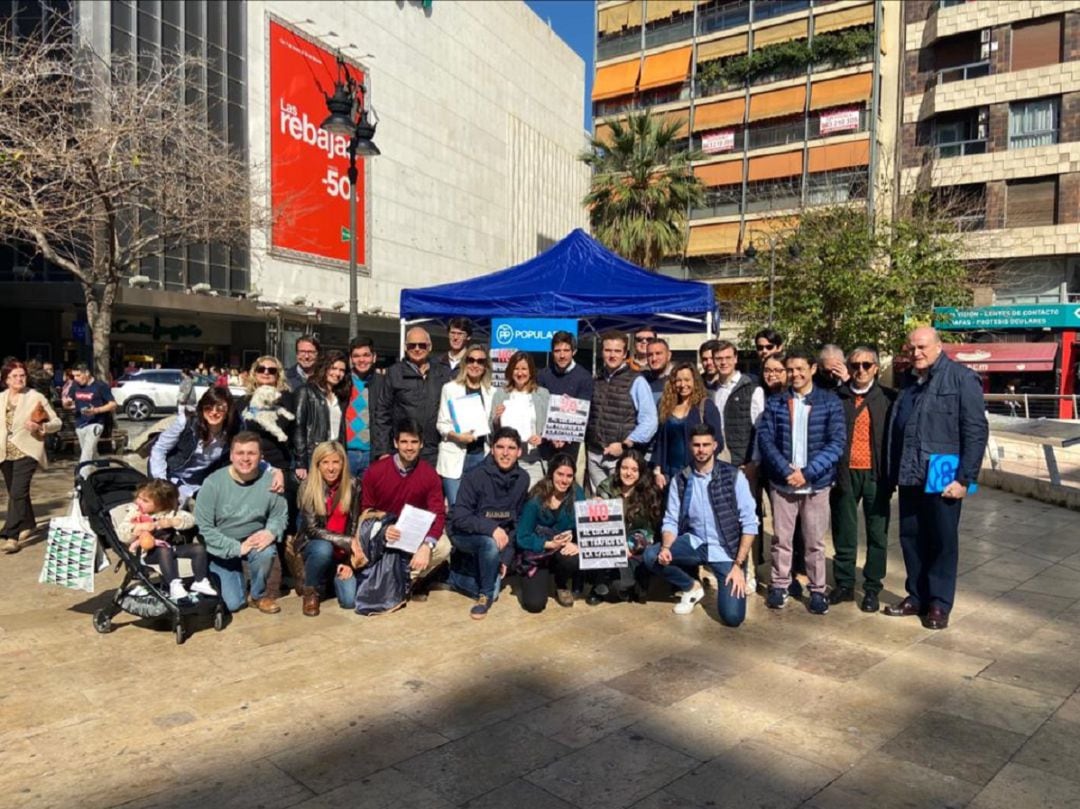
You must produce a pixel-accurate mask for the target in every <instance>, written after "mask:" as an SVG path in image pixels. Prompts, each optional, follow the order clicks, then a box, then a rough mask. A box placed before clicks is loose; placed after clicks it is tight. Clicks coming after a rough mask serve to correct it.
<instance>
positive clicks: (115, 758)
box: [0, 464, 1080, 809]
mask: <svg viewBox="0 0 1080 809" xmlns="http://www.w3.org/2000/svg"><path fill="white" fill-rule="evenodd" d="M70 475H71V472H70V466H69V465H68V464H58V465H56V466H55V467H53V468H52V469H50V470H49V471H48V472H46V473H43V474H41V475H40V476H39V478H38V479H37V480H36V481H35V493H36V499H37V503H38V508H39V518H42V519H43V518H44V517H45V516H46V515H48V514H61V513H64V511H65V509H66V507H67V499H66V497H67V492H68V490H69V488H70ZM1078 528H1080V513H1075V512H1071V511H1067V510H1064V509H1061V508H1057V507H1054V506H1049V505H1044V504H1042V503H1039V502H1036V501H1033V500H1026V499H1023V498H1019V497H1016V496H1014V495H1010V494H1005V493H1003V492H1000V491H996V490H993V489H989V488H983V489H981V490H980V492H979V493H978V495H977V496H975V497H972V498H971V499H969V500H968V501H967V502H966V503H965V505H964V518H963V522H962V529H963V531H962V543H961V560H960V566H961V567H960V569H961V572H962V576H961V579H960V588H959V592H958V595H957V601H956V607H955V610H954V612H953V621H952V624H951V626H950V628H949V629H947V630H945V631H943V632H937V633H934V632H930V631H928V630H926V629H923V628H922V627H921V625H920V624H919V622H918V621H917V620H915V619H894V618H886V617H884V616H882V615H865V614H863V613H861V612H859V610H858V609H857V608H856V607H855V606H854V605H852V604H843V605H840V606H835V607H833V608H832V609H831V610H830V612H829V614H828V615H826V616H823V617H820V616H814V615H811V614H809V613H808V612H807V611H806V610H805V609H804V608H803V607H802V605H800V604H798V603H789V605H788V607H787V609H785V610H783V611H779V612H774V611H769V610H767V609H765V607H764V603H763V601H762V598H761V596H760V595H759V596H756V597H755V598H753V599H752V601H751V604H750V610H749V615H748V618H747V621H746V623H745V624H744V625H743V626H742V627H741V628H739V629H728V628H725V627H723V626H722V625H721V624H720V623H719V622H718V620H717V619H716V615H715V611H714V610H715V605H714V603H713V604H709V602H710V601H714V599H711V598H707V599H706V602H704V603H707V604H709V606H708V609H701V608H700V607H699V608H698V609H697V610H696V611H695V612H694V614H692V615H690V616H686V617H680V616H676V615H673V614H672V613H671V605H672V603H673V602H672V601H665V600H663V597H664V594H665V589H664V588H663V587H662V586H659V585H658V586H656V587H654V589H653V598H652V600H650V602H649V603H648V604H647V605H637V604H617V605H615V604H611V605H607V604H606V605H601V606H598V607H588V606H586V605H585V604H584V602H583V601H578V603H577V604H576V605H575V606H574V607H573V608H571V609H565V608H560V607H558V606H557V605H555V603H554V601H551V602H549V606H548V608H547V610H546V611H545V612H544V613H542V614H540V615H529V614H527V613H525V612H523V611H522V610H521V608H520V607H519V606H518V605H517V603H516V600H515V598H514V597H513V595H512V594H511V593H510V591H509V590H506V591H504V593H503V596H502V598H501V599H500V601H499V602H498V603H497V604H496V606H495V608H494V609H493V610H492V612H491V615H490V616H489V618H488V620H486V621H483V622H476V621H471V620H470V619H469V616H468V606H469V604H470V602H469V601H467V600H466V599H464V598H463V597H461V596H458V595H456V594H454V593H452V592H449V591H435V592H433V593H432V594H431V598H430V600H429V601H427V602H426V603H414V604H410V605H409V606H408V607H407V608H406V609H404V610H402V611H400V612H397V613H394V614H392V615H388V616H384V617H379V618H361V617H359V616H356V615H353V614H351V613H347V612H344V611H342V610H339V609H338V608H337V607H336V605H334V604H333V602H324V606H323V613H322V615H320V616H319V617H317V618H305V617H303V616H302V615H301V613H300V599H299V598H297V597H295V596H289V597H287V598H284V599H282V601H281V605H282V608H283V609H282V612H281V614H279V615H273V616H271V615H261V614H259V613H256V612H254V611H252V610H246V611H244V612H242V613H240V614H238V615H237V616H236V618H235V620H234V621H233V622H232V623H231V625H230V626H228V627H227V628H226V629H225V631H224V632H221V633H216V632H214V631H213V629H212V628H210V627H206V628H204V629H201V630H200V631H196V632H195V634H194V635H193V636H192V637H191V638H190V639H189V640H188V641H187V642H186V643H185V644H184V645H183V646H179V647H178V646H176V644H175V643H174V641H173V637H172V635H171V633H169V632H168V630H167V628H166V629H154V628H152V627H151V626H150V625H144V624H141V623H140V624H136V623H135V619H133V618H132V617H131V616H126V615H121V616H120V617H118V618H117V621H116V625H117V628H116V629H115V630H114V632H113V633H112V634H110V635H98V634H96V633H95V632H94V630H93V627H92V626H91V620H90V616H91V614H92V612H93V611H94V609H96V607H97V606H100V605H101V604H103V603H104V602H105V601H106V600H107V599H108V598H109V597H110V595H111V592H112V588H113V587H115V585H116V584H117V583H118V581H119V576H118V575H114V574H113V573H112V572H111V570H110V571H108V572H106V573H103V574H101V575H100V576H99V577H98V586H97V592H96V593H95V594H89V593H79V592H74V591H68V590H61V589H59V588H52V587H45V586H44V585H39V584H37V576H38V571H39V568H40V565H41V559H42V552H43V549H44V532H40V533H39V536H38V537H36V538H35V540H34V544H32V545H30V546H29V547H26V548H24V549H23V550H22V552H20V553H18V554H16V555H13V556H6V557H3V558H0V564H2V565H3V567H4V568H5V570H4V581H5V586H4V588H3V591H2V593H0V672H2V678H0V682H2V683H3V686H2V687H0V694H2V696H0V717H2V720H0V740H2V741H0V757H2V760H3V761H4V763H5V766H4V767H3V769H2V770H0V784H2V790H0V806H11V807H41V808H42V809H44V808H45V807H72V806H77V807H80V808H81V809H97V808H98V807H114V806H115V807H119V806H123V807H131V809H135V807H139V808H140V809H141V808H143V807H147V808H148V807H160V809H180V807H263V809H279V808H280V809H284V807H303V809H315V807H319V808H320V809H323V808H324V807H325V808H326V809H329V807H363V809H381V808H382V807H386V808H387V809H449V807H470V808H471V809H480V808H484V809H488V808H490V809H501V808H502V807H513V809H569V808H570V807H581V809H592V808H593V807H597V808H603V809H606V808H607V807H630V806H633V807H639V808H640V809H691V808H693V807H735V808H737V809H749V807H767V808H768V809H786V808H787V807H807V808H808V809H809V808H810V807H813V809H848V808H850V809H861V808H862V807H877V808H878V809H891V808H892V807H897V808H898V809H899V807H905V808H908V809H923V808H924V807H925V809H933V808H936V807H965V806H966V807H971V808H972V809H999V808H1001V809H1005V808H1006V807H1008V808H1009V809H1016V808H1017V807H1033V808H1034V807H1039V809H1073V808H1074V807H1076V806H1080V768H1077V766H1076V763H1077V761H1080V692H1078V691H1077V687H1078V686H1080V533H1078ZM891 533H892V537H893V539H892V542H891V544H890V558H889V565H890V570H889V576H888V579H887V582H886V592H885V593H884V594H883V595H884V596H885V598H883V601H886V602H887V601H891V600H892V598H893V596H897V594H898V593H900V591H901V590H902V582H903V578H902V577H903V564H902V560H901V558H900V552H899V546H898V545H897V543H896V540H895V527H894V528H893V530H892V532H891ZM897 597H898V596H897Z"/></svg>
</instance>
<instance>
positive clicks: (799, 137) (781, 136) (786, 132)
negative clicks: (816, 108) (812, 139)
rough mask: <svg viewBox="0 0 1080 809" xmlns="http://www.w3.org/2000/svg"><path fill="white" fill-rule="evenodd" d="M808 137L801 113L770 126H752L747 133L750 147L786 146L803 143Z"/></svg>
mask: <svg viewBox="0 0 1080 809" xmlns="http://www.w3.org/2000/svg"><path fill="white" fill-rule="evenodd" d="M805 139H806V121H805V119H804V118H803V117H802V116H801V115H800V116H799V117H798V118H796V119H793V120H792V119H789V120H786V121H784V122H783V123H779V124H772V125H770V126H751V127H750V129H749V131H748V133H747V142H746V146H747V148H748V149H767V148H769V147H770V146H786V145H787V144H789V143H802V142H803V141H804V140H805Z"/></svg>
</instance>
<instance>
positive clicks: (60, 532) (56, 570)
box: [38, 497, 109, 593]
mask: <svg viewBox="0 0 1080 809" xmlns="http://www.w3.org/2000/svg"><path fill="white" fill-rule="evenodd" d="M108 564H109V563H108V561H107V560H106V558H105V552H104V551H103V550H101V548H100V546H99V545H98V538H97V535H96V534H95V533H94V531H93V530H92V529H91V528H90V524H89V523H88V522H87V520H86V518H85V517H84V516H83V513H82V510H81V509H80V508H79V500H78V497H72V498H71V510H70V511H69V512H68V514H67V516H64V517H53V518H52V519H51V520H49V536H48V539H47V540H46V542H45V559H44V561H43V562H42V565H41V574H40V575H39V576H38V583H40V584H55V585H58V586H60V587H67V588H68V589H70V590H85V591H86V592H88V593H92V592H94V573H95V572H97V571H100V570H103V569H104V568H106V567H108Z"/></svg>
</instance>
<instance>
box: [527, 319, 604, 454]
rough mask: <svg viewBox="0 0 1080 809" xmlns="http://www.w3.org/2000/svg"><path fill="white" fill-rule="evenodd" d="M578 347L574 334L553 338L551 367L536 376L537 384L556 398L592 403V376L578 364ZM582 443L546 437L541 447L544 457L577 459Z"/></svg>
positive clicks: (558, 334) (565, 333)
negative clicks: (564, 455) (558, 455)
mask: <svg viewBox="0 0 1080 809" xmlns="http://www.w3.org/2000/svg"><path fill="white" fill-rule="evenodd" d="M576 350H577V345H576V344H575V341H574V335H572V334H571V333H570V332H568V331H557V332H555V333H554V334H553V335H551V364H550V365H548V367H547V368H542V369H541V370H540V373H539V374H537V375H536V381H537V383H538V384H539V385H540V386H541V387H544V388H547V389H548V392H549V393H550V394H551V395H552V396H569V397H571V398H573V399H584V400H585V401H586V402H591V401H592V397H593V378H592V374H590V373H589V372H588V371H586V370H585V369H584V368H582V367H581V366H580V365H578V364H577V363H576V362H574V352H575V351H576ZM580 446H581V444H578V443H573V444H567V443H566V442H565V441H549V440H547V439H546V438H545V439H544V442H543V443H542V444H541V445H540V457H542V458H543V459H544V460H549V459H551V458H552V457H553V456H554V455H555V453H556V452H566V453H569V455H570V457H571V458H577V456H578V448H579V447H580Z"/></svg>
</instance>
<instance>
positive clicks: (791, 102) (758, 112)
mask: <svg viewBox="0 0 1080 809" xmlns="http://www.w3.org/2000/svg"><path fill="white" fill-rule="evenodd" d="M805 104H806V85H805V84H800V85H797V86H795V87H787V88H785V89H783V90H771V91H770V92H768V93H755V94H754V95H752V96H750V116H749V119H748V120H751V121H761V120H764V119H765V118H780V117H783V116H784V115H797V114H798V113H801V112H802V111H803V107H804V106H805Z"/></svg>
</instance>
